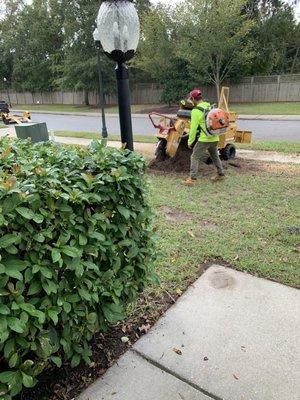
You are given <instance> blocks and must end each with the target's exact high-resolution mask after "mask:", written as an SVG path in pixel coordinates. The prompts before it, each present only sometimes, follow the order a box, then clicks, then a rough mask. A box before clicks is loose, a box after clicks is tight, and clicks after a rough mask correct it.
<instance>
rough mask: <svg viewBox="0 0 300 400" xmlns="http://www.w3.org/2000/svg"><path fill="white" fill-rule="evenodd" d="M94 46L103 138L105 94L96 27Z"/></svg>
mask: <svg viewBox="0 0 300 400" xmlns="http://www.w3.org/2000/svg"><path fill="white" fill-rule="evenodd" d="M93 37H94V42H95V47H96V50H97V63H98V74H99V98H100V107H101V113H102V137H103V138H104V139H106V138H107V136H108V134H107V127H106V120H105V110H104V106H105V96H104V80H103V72H102V68H101V61H100V49H101V41H100V35H99V31H98V28H96V29H95V30H94V33H93Z"/></svg>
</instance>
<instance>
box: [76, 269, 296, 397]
mask: <svg viewBox="0 0 300 400" xmlns="http://www.w3.org/2000/svg"><path fill="white" fill-rule="evenodd" d="M299 309H300V295H299V291H298V290H296V289H293V288H290V287H287V286H283V285H280V284H278V283H274V282H271V281H267V280H264V279H259V278H255V277H253V276H250V275H247V274H244V273H241V272H237V271H235V270H232V269H229V268H225V267H221V266H212V267H210V268H209V269H208V270H207V271H206V273H204V275H202V277H201V278H199V279H198V281H197V282H196V283H195V284H194V285H192V286H191V287H190V289H189V290H188V291H187V293H186V294H185V295H183V296H182V297H181V298H180V299H179V300H178V302H177V303H176V304H175V305H174V306H173V307H172V308H171V309H170V310H169V311H168V312H167V313H166V314H165V316H163V317H162V318H161V319H160V320H159V321H158V323H157V324H156V325H155V326H154V328H152V330H151V331H150V332H149V333H148V334H147V335H146V336H144V337H143V338H142V339H140V340H139V341H138V342H137V343H136V344H135V346H134V347H133V349H132V350H130V351H128V352H127V353H126V354H125V355H124V356H123V357H122V358H121V359H120V360H119V362H118V363H117V364H115V365H114V366H113V367H112V368H111V369H109V370H108V372H107V373H106V374H105V375H104V376H103V377H102V378H100V379H99V380H98V381H96V382H95V383H94V384H93V385H92V386H91V387H90V388H88V389H87V390H86V391H85V392H84V393H83V394H82V395H81V396H80V397H79V400H110V399H111V400H211V399H214V400H287V399H288V400H299V393H300V336H299V332H300V316H299Z"/></svg>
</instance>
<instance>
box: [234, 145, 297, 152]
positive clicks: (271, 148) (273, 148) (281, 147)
mask: <svg viewBox="0 0 300 400" xmlns="http://www.w3.org/2000/svg"><path fill="white" fill-rule="evenodd" d="M236 146H237V148H238V149H249V150H263V151H277V152H279V153H287V154H300V142H253V143H249V144H244V143H237V144H236Z"/></svg>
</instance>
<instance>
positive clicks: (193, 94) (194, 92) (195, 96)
mask: <svg viewBox="0 0 300 400" xmlns="http://www.w3.org/2000/svg"><path fill="white" fill-rule="evenodd" d="M190 97H192V98H193V99H195V100H199V99H201V97H202V92H201V90H200V89H194V90H192V91H191V93H190Z"/></svg>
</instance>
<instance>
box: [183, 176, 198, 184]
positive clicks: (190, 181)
mask: <svg viewBox="0 0 300 400" xmlns="http://www.w3.org/2000/svg"><path fill="white" fill-rule="evenodd" d="M196 183H197V179H194V178H187V179H186V180H184V181H183V182H182V184H183V185H186V186H194V185H195V184H196Z"/></svg>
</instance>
